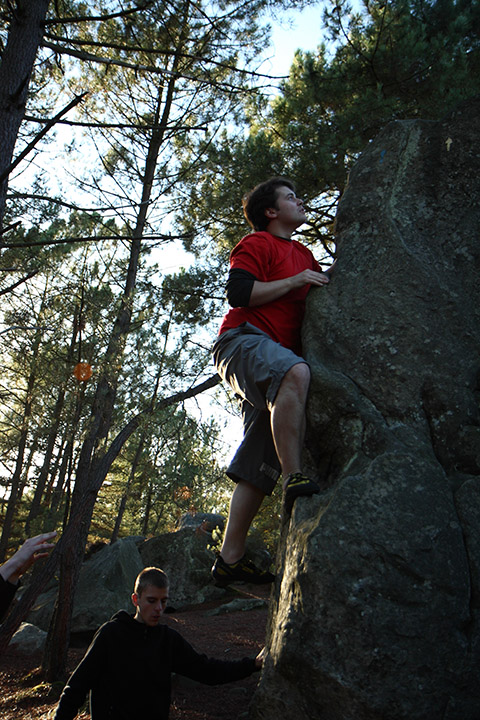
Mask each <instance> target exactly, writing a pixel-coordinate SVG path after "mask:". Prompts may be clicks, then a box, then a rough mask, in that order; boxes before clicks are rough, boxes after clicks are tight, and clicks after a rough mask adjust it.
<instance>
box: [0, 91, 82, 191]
mask: <svg viewBox="0 0 480 720" xmlns="http://www.w3.org/2000/svg"><path fill="white" fill-rule="evenodd" d="M87 95H88V92H84V93H82V94H81V95H76V96H75V97H74V98H73V100H71V101H70V102H69V103H68V105H67V106H66V107H64V108H63V110H60V111H59V112H58V113H57V114H56V115H55V116H54V117H53V118H52V119H51V120H49V121H48V122H47V124H46V125H45V127H44V128H43V129H42V130H40V132H39V133H38V135H36V136H35V137H34V138H33V140H32V141H31V142H30V143H28V145H27V147H26V148H25V149H24V150H22V152H21V153H20V155H18V156H17V157H16V158H15V160H14V161H13V162H12V163H10V165H9V166H8V167H7V168H5V170H4V171H3V173H1V174H0V184H1V183H2V182H3V181H4V180H6V179H7V178H8V176H9V175H10V173H11V172H12V170H14V169H15V168H16V167H17V165H19V164H20V163H21V161H22V160H23V159H24V158H25V157H26V156H27V155H28V154H29V153H30V152H31V151H32V150H33V148H34V147H35V146H36V145H37V144H38V143H39V142H40V140H41V139H42V138H43V137H44V136H45V135H46V134H47V133H48V131H49V130H50V128H52V127H53V126H54V125H55V124H56V123H57V121H58V120H59V119H60V118H61V117H62V116H63V115H66V113H67V112H69V111H70V110H71V109H72V108H74V107H75V106H76V105H78V104H79V103H80V102H82V100H83V99H84V98H85V97H86V96H87Z"/></svg>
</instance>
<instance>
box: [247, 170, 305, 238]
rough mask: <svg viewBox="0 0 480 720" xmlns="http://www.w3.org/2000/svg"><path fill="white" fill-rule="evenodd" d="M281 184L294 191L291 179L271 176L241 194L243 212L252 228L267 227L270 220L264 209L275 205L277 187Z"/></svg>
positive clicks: (260, 228) (263, 228)
mask: <svg viewBox="0 0 480 720" xmlns="http://www.w3.org/2000/svg"><path fill="white" fill-rule="evenodd" d="M282 185H284V186H286V187H288V188H290V190H293V192H295V186H294V184H293V183H292V181H291V180H287V178H284V177H273V178H270V179H269V180H265V182H262V183H260V185H256V187H254V188H253V190H250V192H248V193H247V194H246V195H244V196H243V198H242V205H243V214H244V215H245V217H246V219H247V221H248V224H249V225H250V226H251V227H252V228H253V229H254V230H266V229H267V225H268V223H269V222H270V220H269V219H268V218H267V217H266V215H265V210H267V208H271V207H275V208H276V207H277V205H276V203H277V189H278V188H279V187H282Z"/></svg>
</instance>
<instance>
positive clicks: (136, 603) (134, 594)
mask: <svg viewBox="0 0 480 720" xmlns="http://www.w3.org/2000/svg"><path fill="white" fill-rule="evenodd" d="M132 603H133V604H134V605H135V607H138V595H137V593H132Z"/></svg>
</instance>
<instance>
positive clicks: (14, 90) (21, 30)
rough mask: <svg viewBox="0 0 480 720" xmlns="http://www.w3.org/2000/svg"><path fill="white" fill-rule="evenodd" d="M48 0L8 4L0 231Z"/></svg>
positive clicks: (1, 83)
mask: <svg viewBox="0 0 480 720" xmlns="http://www.w3.org/2000/svg"><path fill="white" fill-rule="evenodd" d="M48 5H49V0H22V1H21V2H17V3H11V4H10V15H11V22H10V28H9V32H8V38H7V44H6V46H5V50H4V51H3V55H2V61H1V64H0V231H1V227H2V219H3V215H4V212H5V197H6V194H7V183H8V173H9V167H10V164H11V162H12V157H13V150H14V147H15V142H16V139H17V135H18V131H19V128H20V125H21V122H22V120H23V117H24V115H25V105H26V101H27V93H28V86H29V82H30V77H31V74H32V69H33V65H34V62H35V58H36V56H37V52H38V48H39V45H40V43H41V41H42V37H43V33H44V20H45V17H46V15H47V9H48Z"/></svg>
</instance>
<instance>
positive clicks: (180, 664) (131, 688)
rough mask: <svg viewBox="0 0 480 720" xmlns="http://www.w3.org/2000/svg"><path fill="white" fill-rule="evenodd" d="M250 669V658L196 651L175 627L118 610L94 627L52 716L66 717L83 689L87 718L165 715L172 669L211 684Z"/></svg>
mask: <svg viewBox="0 0 480 720" xmlns="http://www.w3.org/2000/svg"><path fill="white" fill-rule="evenodd" d="M255 669H256V668H255V660H254V659H253V658H244V659H243V660H233V661H224V660H215V659H213V658H208V657H207V656H206V655H200V654H199V653H197V652H195V650H194V649H193V648H192V646H191V645H190V644H189V643H188V642H187V641H186V640H184V639H183V638H182V636H181V635H180V634H179V633H178V632H176V631H175V630H172V629H171V628H169V627H167V626H166V625H158V626H156V627H148V626H147V625H144V624H143V623H140V622H138V621H137V620H134V618H133V615H129V614H128V613H127V612H125V611H124V610H121V611H120V612H118V613H116V614H115V615H114V616H113V618H112V619H111V620H110V621H109V622H107V623H105V624H104V625H102V627H101V628H100V629H99V630H98V631H97V633H96V635H95V637H94V638H93V641H92V643H91V645H90V647H89V648H88V650H87V652H86V654H85V657H84V658H83V660H82V661H81V663H80V664H79V665H78V667H77V668H76V670H75V671H74V672H73V674H72V675H71V677H70V679H69V680H68V683H67V684H66V686H65V688H64V690H63V693H62V696H61V698H60V702H59V705H58V708H57V712H56V715H55V720H72V719H73V718H74V717H75V716H76V714H77V712H78V710H79V708H80V707H81V705H82V704H83V702H84V701H85V698H86V695H87V693H88V692H89V691H91V695H90V711H91V714H92V720H114V719H115V720H132V718H134V717H144V718H149V719H150V720H167V718H168V713H169V708H170V694H171V681H170V677H171V673H172V672H174V673H178V674H180V675H186V676H187V677H189V678H192V679H193V680H197V681H199V682H202V683H206V684H208V685H217V684H221V683H226V682H230V681H232V680H240V679H242V678H245V677H248V676H249V675H251V674H252V673H253V672H254V671H255Z"/></svg>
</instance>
